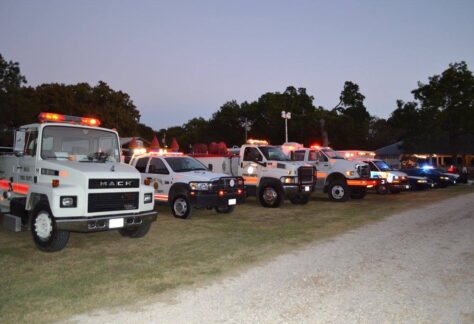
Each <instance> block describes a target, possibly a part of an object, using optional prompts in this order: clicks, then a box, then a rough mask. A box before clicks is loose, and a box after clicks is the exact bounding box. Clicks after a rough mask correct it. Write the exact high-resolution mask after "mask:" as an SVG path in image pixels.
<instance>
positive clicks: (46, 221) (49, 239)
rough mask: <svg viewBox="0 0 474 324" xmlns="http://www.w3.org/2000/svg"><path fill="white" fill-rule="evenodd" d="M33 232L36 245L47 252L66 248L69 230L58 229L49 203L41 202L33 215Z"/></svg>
mask: <svg viewBox="0 0 474 324" xmlns="http://www.w3.org/2000/svg"><path fill="white" fill-rule="evenodd" d="M31 234H32V236H33V241H34V242H35V244H36V247H37V248H38V249H39V250H41V251H45V252H56V251H60V250H62V249H64V247H65V246H66V244H67V242H68V240H69V232H68V231H58V230H57V229H56V222H55V221H54V218H53V214H52V213H51V209H50V208H49V206H48V204H47V203H39V204H38V205H37V206H36V207H35V209H34V210H33V215H32V217H31Z"/></svg>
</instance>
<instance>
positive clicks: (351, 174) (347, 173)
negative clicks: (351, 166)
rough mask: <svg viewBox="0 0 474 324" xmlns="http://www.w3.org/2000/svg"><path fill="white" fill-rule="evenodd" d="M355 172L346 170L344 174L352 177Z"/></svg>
mask: <svg viewBox="0 0 474 324" xmlns="http://www.w3.org/2000/svg"><path fill="white" fill-rule="evenodd" d="M355 174H356V172H355V171H346V176H348V177H353V176H354V175H355Z"/></svg>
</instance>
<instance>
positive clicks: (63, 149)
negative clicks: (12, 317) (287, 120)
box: [0, 112, 157, 252]
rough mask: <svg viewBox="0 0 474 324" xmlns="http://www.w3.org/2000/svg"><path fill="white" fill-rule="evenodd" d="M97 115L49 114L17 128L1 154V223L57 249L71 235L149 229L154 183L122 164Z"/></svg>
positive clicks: (137, 233) (132, 233) (113, 136)
mask: <svg viewBox="0 0 474 324" xmlns="http://www.w3.org/2000/svg"><path fill="white" fill-rule="evenodd" d="M99 126H100V120H98V119H96V118H87V117H76V116H67V115H61V114H56V113H51V112H44V113H41V114H40V115H39V123H35V124H29V125H24V126H21V127H20V128H19V129H18V130H17V131H16V132H15V139H14V147H13V148H12V151H11V152H10V153H8V154H3V155H1V156H0V211H1V213H2V214H3V219H4V226H5V227H6V228H7V229H10V230H13V231H21V230H28V229H30V230H31V233H32V237H33V241H34V243H35V244H36V247H37V248H38V249H39V250H42V251H46V252H54V251H59V250H62V249H63V248H64V247H65V246H66V244H67V242H68V239H69V235H70V232H83V233H90V232H100V231H108V230H119V232H120V233H121V234H122V235H123V236H126V237H131V238H138V237H143V236H145V235H146V234H147V232H148V230H149V229H150V225H151V223H152V222H153V221H155V220H156V217H157V213H156V212H155V211H154V197H153V188H152V187H151V186H145V185H142V183H141V180H140V173H139V172H138V171H136V170H135V169H134V168H132V167H131V166H129V165H126V164H123V163H120V159H121V157H120V146H119V136H118V134H117V132H116V131H114V130H110V129H106V128H101V127H99Z"/></svg>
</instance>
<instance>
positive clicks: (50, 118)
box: [38, 112, 100, 126]
mask: <svg viewBox="0 0 474 324" xmlns="http://www.w3.org/2000/svg"><path fill="white" fill-rule="evenodd" d="M38 119H39V121H40V122H41V123H46V122H66V123H71V124H80V125H87V126H100V120H99V119H97V118H91V117H77V116H68V115H61V114H56V113H50V112H42V113H40V114H39V116H38Z"/></svg>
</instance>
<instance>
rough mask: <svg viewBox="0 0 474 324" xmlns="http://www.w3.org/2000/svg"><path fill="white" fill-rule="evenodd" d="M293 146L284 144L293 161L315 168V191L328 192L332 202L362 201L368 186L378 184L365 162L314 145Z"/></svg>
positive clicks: (328, 148)
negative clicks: (349, 158) (346, 157)
mask: <svg viewBox="0 0 474 324" xmlns="http://www.w3.org/2000/svg"><path fill="white" fill-rule="evenodd" d="M293 146H294V145H290V146H287V145H285V144H283V148H284V150H285V151H286V152H288V154H289V156H290V157H291V159H292V160H293V161H297V162H300V163H305V164H306V163H309V164H311V165H313V166H315V168H316V170H317V182H316V189H317V190H321V191H323V192H324V193H327V194H328V196H329V199H330V200H332V201H336V202H343V201H347V200H348V199H350V198H353V199H362V198H364V197H365V195H366V193H367V186H373V185H374V184H375V181H374V180H373V179H370V170H369V166H368V165H367V164H366V163H363V162H352V161H348V160H345V159H344V157H343V156H342V155H340V154H339V153H338V152H336V151H334V150H333V149H332V148H330V147H320V146H317V145H314V146H311V147H310V148H304V147H299V148H298V147H296V148H294V147H293Z"/></svg>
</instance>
